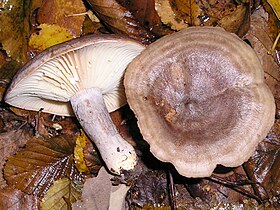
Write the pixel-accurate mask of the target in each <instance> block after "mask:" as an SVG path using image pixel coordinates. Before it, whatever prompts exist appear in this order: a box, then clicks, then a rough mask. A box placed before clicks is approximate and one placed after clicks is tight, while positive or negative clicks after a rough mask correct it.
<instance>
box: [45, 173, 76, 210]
mask: <svg viewBox="0 0 280 210" xmlns="http://www.w3.org/2000/svg"><path fill="white" fill-rule="evenodd" d="M80 196H81V192H80V190H79V189H78V188H77V186H74V184H72V183H71V182H70V180H69V179H68V178H63V179H59V180H57V181H55V182H54V184H53V185H52V186H51V187H50V189H49V190H48V191H47V193H46V194H45V196H44V198H43V199H42V201H41V203H40V206H41V209H42V210H55V209H59V210H62V209H65V210H67V209H69V208H70V207H71V205H72V203H74V202H76V201H77V200H79V198H80Z"/></svg>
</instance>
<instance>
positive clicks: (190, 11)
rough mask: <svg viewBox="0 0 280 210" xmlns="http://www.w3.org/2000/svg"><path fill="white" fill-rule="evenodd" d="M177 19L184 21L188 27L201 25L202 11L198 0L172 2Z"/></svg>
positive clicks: (173, 0) (176, 0)
mask: <svg viewBox="0 0 280 210" xmlns="http://www.w3.org/2000/svg"><path fill="white" fill-rule="evenodd" d="M170 3H171V6H172V8H173V11H175V14H176V18H178V19H179V20H184V22H186V23H187V24H188V25H191V26H193V25H196V26H197V25H200V19H199V15H200V12H201V9H200V7H199V5H198V4H197V1H196V0H170Z"/></svg>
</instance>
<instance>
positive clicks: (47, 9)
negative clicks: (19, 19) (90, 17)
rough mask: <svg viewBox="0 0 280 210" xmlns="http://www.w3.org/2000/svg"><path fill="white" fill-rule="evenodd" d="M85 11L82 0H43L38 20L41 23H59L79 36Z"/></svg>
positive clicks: (74, 35)
mask: <svg viewBox="0 0 280 210" xmlns="http://www.w3.org/2000/svg"><path fill="white" fill-rule="evenodd" d="M85 12H86V8H85V6H84V3H83V1H82V0H43V2H42V6H41V7H40V9H39V11H38V17H39V18H38V21H39V23H40V24H48V25H58V26H60V27H62V28H65V29H66V30H67V32H68V33H70V34H71V35H72V36H73V37H79V36H80V35H81V32H82V25H83V22H84V19H85V15H83V13H85ZM78 14H80V15H78Z"/></svg>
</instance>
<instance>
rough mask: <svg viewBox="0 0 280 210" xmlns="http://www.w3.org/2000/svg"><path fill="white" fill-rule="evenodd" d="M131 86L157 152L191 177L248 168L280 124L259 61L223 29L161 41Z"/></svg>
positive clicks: (130, 75) (135, 68)
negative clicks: (259, 146)
mask: <svg viewBox="0 0 280 210" xmlns="http://www.w3.org/2000/svg"><path fill="white" fill-rule="evenodd" d="M124 85H125V91H126V96H127V100H128V103H129V105H130V107H131V108H132V110H133V111H134V113H135V115H136V117H137V119H138V125H139V128H140V130H141V133H142V135H143V137H144V139H145V140H146V141H147V142H148V143H149V144H150V150H151V152H152V153H153V154H154V155H155V156H156V157H157V158H158V159H159V160H161V161H164V162H171V163H172V164H173V165H174V166H175V167H176V169H177V170H178V172H179V173H180V174H181V175H183V176H186V177H206V176H210V175H211V173H212V172H213V170H214V169H215V167H216V165H217V164H222V165H224V166H228V167H235V166H239V165H241V164H242V163H243V162H245V161H246V160H247V159H248V158H249V157H250V156H251V154H252V153H253V151H254V150H255V147H256V146H257V144H258V143H259V142H260V141H262V140H263V138H264V137H265V136H266V134H267V133H268V132H269V129H270V128H271V126H272V125H273V123H274V114H275V103H274V98H273V96H272V94H271V92H270V90H269V88H268V87H267V85H266V84H265V83H264V72H263V69H262V66H261V64H260V62H259V60H258V58H257V56H256V54H255V53H254V51H253V50H252V49H251V47H250V46H248V45H247V44H246V43H244V42H243V41H242V40H241V39H240V38H238V37H237V36H236V35H234V34H231V33H228V32H226V31H224V30H223V29H221V28H214V27H190V28H187V29H184V30H182V31H180V32H178V33H174V34H172V35H168V36H165V37H163V38H161V39H159V40H158V41H156V42H154V43H153V44H151V45H150V46H149V47H148V48H147V49H146V50H144V51H142V53H141V54H140V55H139V56H137V57H136V58H135V59H134V60H133V62H132V63H130V64H129V66H128V69H127V71H126V74H125V81H124Z"/></svg>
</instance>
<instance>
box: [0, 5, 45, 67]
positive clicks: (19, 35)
mask: <svg viewBox="0 0 280 210" xmlns="http://www.w3.org/2000/svg"><path fill="white" fill-rule="evenodd" d="M39 5H40V1H36V0H34V1H30V0H28V1H23V0H20V1H18V0H9V1H1V2H0V8H1V10H0V22H1V23H2V24H1V30H0V43H1V44H2V46H3V49H4V50H5V51H6V53H7V54H8V56H9V57H11V58H12V59H14V60H16V61H17V62H18V63H20V64H23V63H25V62H26V61H27V42H28V40H27V38H28V37H29V30H30V27H29V19H30V16H31V14H32V13H33V11H34V10H35V9H36V8H38V6H39ZM3 23H5V24H3Z"/></svg>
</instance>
